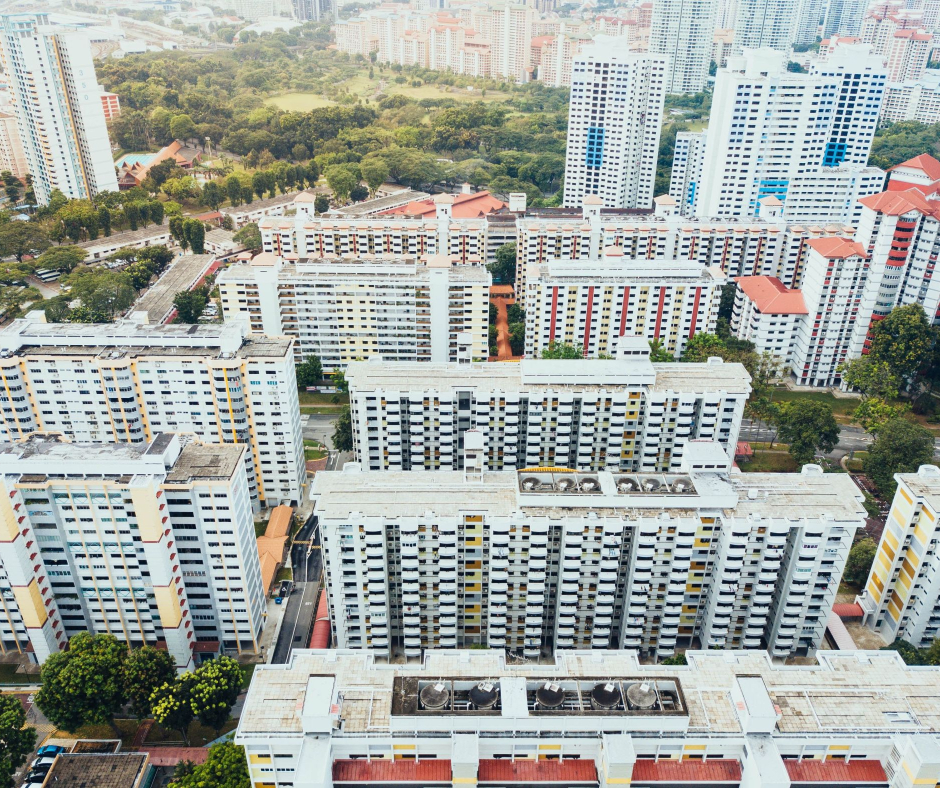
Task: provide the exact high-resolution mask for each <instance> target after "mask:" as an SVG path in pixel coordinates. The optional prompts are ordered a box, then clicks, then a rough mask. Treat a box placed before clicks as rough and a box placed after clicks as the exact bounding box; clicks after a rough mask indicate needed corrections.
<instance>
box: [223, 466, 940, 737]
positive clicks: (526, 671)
mask: <svg viewBox="0 0 940 788" xmlns="http://www.w3.org/2000/svg"><path fill="white" fill-rule="evenodd" d="M436 477H437V474H435V478H436ZM828 478H831V476H830V477H828ZM686 657H687V659H688V661H689V664H688V666H686V667H676V666H668V665H641V664H640V663H639V660H638V657H637V654H636V652H634V651H603V652H598V651H593V652H592V651H565V652H560V653H558V654H557V655H556V656H555V658H554V663H552V664H547V665H546V664H533V663H525V664H512V665H510V664H507V661H506V657H505V655H504V653H503V652H502V651H496V650H489V651H486V650H479V651H477V650H471V651H455V650H447V651H433V652H428V653H427V654H426V656H425V658H424V660H423V662H421V663H420V664H409V665H386V664H381V665H377V664H376V663H375V662H374V659H373V657H372V656H371V655H370V654H369V653H368V652H363V651H353V650H345V649H332V650H329V651H318V652H315V651H299V650H295V651H293V652H292V654H291V660H290V662H289V663H288V664H286V665H263V666H259V667H258V668H257V670H256V671H255V673H254V677H253V679H252V682H251V688H250V690H249V692H248V698H247V700H246V702H245V708H244V711H243V712H242V716H241V719H240V721H239V727H238V733H237V735H236V741H242V740H244V738H245V737H248V738H250V737H251V735H252V734H263V735H276V736H279V737H290V736H297V737H299V736H301V734H302V731H303V725H302V721H301V719H302V716H303V710H304V706H305V701H306V700H307V698H306V693H307V688H308V686H309V682H310V677H311V676H324V677H335V686H334V688H333V698H332V699H331V698H326V699H324V700H325V706H326V709H327V711H326V713H327V714H330V706H331V704H335V714H336V716H338V717H339V718H340V719H341V720H342V726H341V727H340V728H338V729H334V730H333V734H332V735H333V736H334V738H337V737H340V738H341V737H342V736H344V735H345V734H347V733H348V734H361V733H363V732H366V731H368V732H371V733H373V734H375V735H379V734H380V733H381V732H382V731H385V732H389V731H394V730H402V731H404V730H410V731H411V732H412V733H413V732H415V731H416V730H417V729H418V728H419V726H420V725H421V724H422V723H421V722H420V720H421V717H419V716H415V715H411V716H407V717H403V718H402V719H401V720H395V719H393V716H394V715H393V712H392V705H393V704H392V701H393V687H394V685H395V680H396V678H398V677H411V678H414V679H419V680H421V679H424V680H426V681H427V680H438V679H439V678H440V677H442V676H447V677H452V678H456V677H464V678H466V679H468V680H470V681H481V680H485V679H494V678H496V679H499V680H500V681H503V680H506V679H510V680H511V679H512V678H513V677H520V678H535V679H545V680H548V679H551V680H554V681H565V680H576V679H579V678H581V677H597V676H605V677H607V676H609V677H622V678H628V677H644V678H648V679H654V680H655V679H657V678H670V677H671V678H675V679H676V680H678V681H679V682H680V684H681V686H682V690H683V694H684V697H685V700H686V704H687V706H688V716H687V717H685V716H683V717H681V718H680V719H681V724H682V725H683V726H685V728H686V729H687V730H688V731H689V732H690V733H695V732H698V733H701V734H707V735H711V736H719V737H721V736H728V735H736V734H737V735H739V734H740V733H741V731H742V728H741V723H740V721H739V718H738V713H737V711H736V708H735V703H734V701H733V700H732V697H731V690H732V687H733V686H734V685H735V684H736V681H737V677H739V676H740V677H745V676H759V677H761V679H762V680H763V682H764V685H765V686H766V689H767V692H768V695H769V700H770V701H771V702H772V703H773V704H774V705H775V706H776V707H777V708H776V711H778V712H779V719H778V722H777V726H776V729H777V731H778V732H779V733H782V734H802V735H806V736H810V737H812V736H814V735H817V734H818V735H819V736H820V737H827V736H831V735H832V734H833V733H834V732H852V733H875V734H884V735H891V734H894V733H897V732H904V731H909V732H912V733H913V732H920V733H926V732H940V670H936V669H929V668H926V669H925V668H916V667H908V666H906V665H905V664H904V662H903V660H901V658H900V657H899V656H898V654H897V653H896V652H892V651H886V652H881V651H871V652H852V653H842V652H826V651H823V652H819V654H818V659H819V662H820V664H819V665H801V666H782V665H775V664H773V662H772V661H771V659H770V658H769V656H768V655H767V654H766V653H765V652H759V651H747V652H744V651H738V652H730V651H722V652H711V651H708V652H705V651H696V652H691V651H690V652H686ZM315 686H317V687H318V688H319V685H315ZM504 706H505V704H504ZM899 710H903V711H904V715H903V718H902V719H900V720H899V717H898V714H897V712H898V711H899ZM523 711H524V710H522V709H517V710H516V714H515V715H509V714H506V713H504V712H505V708H504V710H503V712H501V713H500V714H498V715H496V716H495V719H494V720H493V722H492V724H491V729H492V730H498V731H503V732H505V734H506V735H508V736H511V735H513V732H514V731H519V730H522V731H524V730H531V729H533V728H535V727H537V728H541V729H542V730H551V729H552V728H553V726H554V725H555V724H556V723H555V721H554V719H553V718H551V717H548V718H546V717H545V716H541V717H540V718H539V719H538V720H532V719H530V718H529V715H528V713H523ZM574 719H576V718H574V717H571V716H566V717H564V718H563V719H562V720H561V721H560V723H558V724H561V725H564V726H566V728H567V729H568V730H570V729H571V725H572V720H574ZM654 719H660V720H661V725H662V726H663V727H667V726H670V725H675V724H676V722H672V723H670V722H669V720H674V718H673V717H670V716H668V715H664V716H663V717H661V718H656V717H654ZM464 720H466V721H464ZM486 720H487V718H486V717H481V716H479V715H470V716H468V717H467V718H464V717H462V716H459V715H453V716H451V717H450V718H449V724H450V725H451V726H452V728H453V729H454V730H460V729H462V726H468V727H469V728H472V729H473V730H477V729H478V728H479V726H481V725H483V724H487V723H486ZM642 723H643V730H650V729H651V726H650V719H649V718H644V719H643V720H642ZM583 724H584V725H587V726H589V725H591V724H594V725H596V727H597V728H598V729H604V730H611V729H612V727H614V726H616V727H620V726H622V727H623V729H626V730H631V729H632V730H637V729H638V728H634V727H631V726H635V725H637V724H639V723H638V722H634V721H633V718H631V717H629V716H625V717H622V718H620V719H618V720H617V721H616V722H614V721H613V720H611V718H610V717H606V718H602V717H598V718H596V719H592V718H591V715H589V714H586V715H585V718H584V723H583ZM656 727H657V725H656V724H653V725H652V729H653V730H655V728H656Z"/></svg>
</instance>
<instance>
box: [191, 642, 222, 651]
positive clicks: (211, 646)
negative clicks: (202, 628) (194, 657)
mask: <svg viewBox="0 0 940 788" xmlns="http://www.w3.org/2000/svg"><path fill="white" fill-rule="evenodd" d="M220 645H221V644H220V643H219V641H218V640H197V641H196V642H195V643H193V651H195V652H196V653H197V654H214V653H215V652H216V651H218V650H219V646H220Z"/></svg>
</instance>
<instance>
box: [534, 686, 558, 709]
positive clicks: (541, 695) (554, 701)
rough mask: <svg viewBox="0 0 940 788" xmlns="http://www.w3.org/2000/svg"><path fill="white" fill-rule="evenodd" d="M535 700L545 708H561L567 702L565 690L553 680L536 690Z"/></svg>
mask: <svg viewBox="0 0 940 788" xmlns="http://www.w3.org/2000/svg"><path fill="white" fill-rule="evenodd" d="M535 701H536V703H537V704H538V705H539V707H540V708H543V709H560V708H561V706H562V704H563V703H564V702H565V691H564V690H563V689H562V688H561V687H560V686H559V685H558V684H554V683H553V682H551V681H546V682H545V683H544V684H543V685H542V686H541V687H539V688H538V689H537V690H536V691H535Z"/></svg>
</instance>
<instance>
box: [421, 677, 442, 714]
mask: <svg viewBox="0 0 940 788" xmlns="http://www.w3.org/2000/svg"><path fill="white" fill-rule="evenodd" d="M418 698H419V700H420V701H421V707H422V708H424V709H433V710H435V711H437V710H439V709H443V708H445V707H446V706H447V702H448V701H449V700H450V692H449V691H448V689H447V687H446V686H445V685H444V683H443V682H441V681H438V682H436V683H434V684H428V685H426V686H425V687H424V688H422V690H421V692H420V693H419V695H418Z"/></svg>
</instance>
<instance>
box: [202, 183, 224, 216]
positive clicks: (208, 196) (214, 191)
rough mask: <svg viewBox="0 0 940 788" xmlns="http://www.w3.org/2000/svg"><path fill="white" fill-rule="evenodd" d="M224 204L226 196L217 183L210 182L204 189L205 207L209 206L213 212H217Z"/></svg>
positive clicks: (203, 200) (203, 202) (203, 199)
mask: <svg viewBox="0 0 940 788" xmlns="http://www.w3.org/2000/svg"><path fill="white" fill-rule="evenodd" d="M223 202H225V194H224V193H223V191H222V189H221V187H220V186H219V184H217V183H216V182H215V181H209V182H207V183H206V184H205V185H204V186H203V187H202V204H203V205H207V206H208V207H210V208H211V209H212V210H213V211H217V210H219V206H220V205H221V204H222V203H223Z"/></svg>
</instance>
